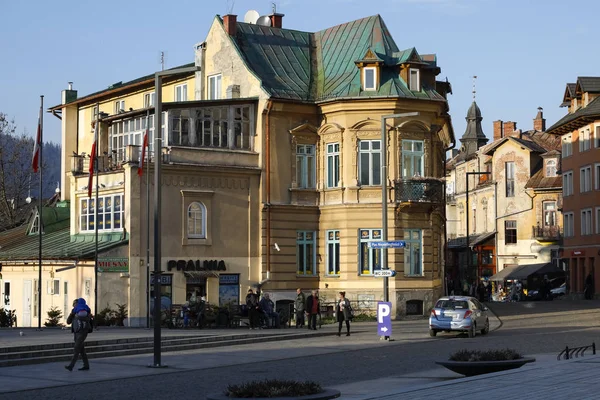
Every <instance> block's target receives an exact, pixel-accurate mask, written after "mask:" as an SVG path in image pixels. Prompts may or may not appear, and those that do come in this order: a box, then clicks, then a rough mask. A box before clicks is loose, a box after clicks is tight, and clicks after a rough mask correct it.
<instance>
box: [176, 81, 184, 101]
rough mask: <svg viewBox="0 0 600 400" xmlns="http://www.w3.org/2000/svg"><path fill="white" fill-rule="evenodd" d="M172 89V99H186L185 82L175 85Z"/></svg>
mask: <svg viewBox="0 0 600 400" xmlns="http://www.w3.org/2000/svg"><path fill="white" fill-rule="evenodd" d="M173 90H174V92H173V99H175V101H187V83H182V84H181V85H175V88H174V89H173Z"/></svg>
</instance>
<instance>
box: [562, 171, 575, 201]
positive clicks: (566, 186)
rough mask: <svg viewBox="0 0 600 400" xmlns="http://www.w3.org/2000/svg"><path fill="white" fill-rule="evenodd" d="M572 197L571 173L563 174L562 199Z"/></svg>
mask: <svg viewBox="0 0 600 400" xmlns="http://www.w3.org/2000/svg"><path fill="white" fill-rule="evenodd" d="M572 195H573V171H567V172H565V173H564V174H563V197H567V196H572Z"/></svg>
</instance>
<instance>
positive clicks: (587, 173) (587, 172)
mask: <svg viewBox="0 0 600 400" xmlns="http://www.w3.org/2000/svg"><path fill="white" fill-rule="evenodd" d="M590 190H592V167H591V166H588V167H583V168H581V169H580V170H579V192H580V193H585V192H589V191H590Z"/></svg>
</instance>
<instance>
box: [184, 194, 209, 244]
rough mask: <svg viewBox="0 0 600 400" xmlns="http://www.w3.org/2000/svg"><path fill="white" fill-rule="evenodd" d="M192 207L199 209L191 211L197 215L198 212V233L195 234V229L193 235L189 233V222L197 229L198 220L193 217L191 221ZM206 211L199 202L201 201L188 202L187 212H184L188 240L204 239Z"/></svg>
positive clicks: (204, 206) (203, 205)
mask: <svg viewBox="0 0 600 400" xmlns="http://www.w3.org/2000/svg"><path fill="white" fill-rule="evenodd" d="M194 205H198V206H199V207H200V210H195V211H193V212H194V213H198V212H200V219H199V220H200V233H196V229H194V233H190V222H193V223H194V228H197V227H198V225H197V221H198V218H197V217H195V218H193V220H191V218H192V216H191V212H192V210H191V208H192V206H194ZM206 217H207V210H206V205H205V204H204V203H203V202H201V201H192V202H190V204H189V205H188V207H187V211H186V230H185V232H186V237H187V238H188V239H206V230H207V223H206V220H207V218H206Z"/></svg>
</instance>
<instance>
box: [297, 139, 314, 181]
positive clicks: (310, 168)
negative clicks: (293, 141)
mask: <svg viewBox="0 0 600 400" xmlns="http://www.w3.org/2000/svg"><path fill="white" fill-rule="evenodd" d="M315 150H316V146H315V145H314V144H298V145H296V185H297V187H298V188H300V189H314V188H316V187H317V183H316V181H317V173H316V169H317V168H316V167H317V164H316V157H315Z"/></svg>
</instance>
